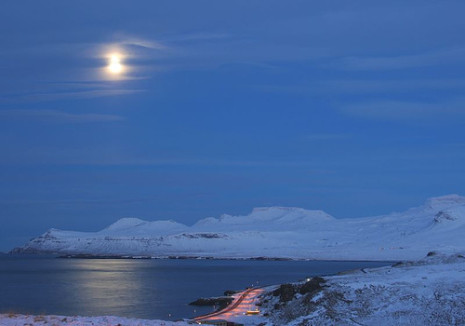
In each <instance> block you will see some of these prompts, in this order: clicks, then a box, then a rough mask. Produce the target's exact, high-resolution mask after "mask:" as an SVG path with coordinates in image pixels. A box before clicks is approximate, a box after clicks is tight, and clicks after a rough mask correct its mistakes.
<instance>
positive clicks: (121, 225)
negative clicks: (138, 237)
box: [105, 217, 147, 230]
mask: <svg viewBox="0 0 465 326" xmlns="http://www.w3.org/2000/svg"><path fill="white" fill-rule="evenodd" d="M143 223H147V221H144V220H141V219H140V218H136V217H123V218H120V219H119V220H118V221H116V222H115V223H113V224H111V225H110V226H108V227H106V228H105V229H106V230H121V229H127V228H131V227H134V226H138V225H141V224H143Z"/></svg>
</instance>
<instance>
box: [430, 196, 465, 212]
mask: <svg viewBox="0 0 465 326" xmlns="http://www.w3.org/2000/svg"><path fill="white" fill-rule="evenodd" d="M459 205H465V197H464V196H459V195H456V194H451V195H445V196H440V197H433V198H429V199H428V200H427V201H426V203H425V206H426V207H428V208H433V209H442V208H448V207H454V206H459Z"/></svg>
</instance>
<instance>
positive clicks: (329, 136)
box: [304, 133, 351, 141]
mask: <svg viewBox="0 0 465 326" xmlns="http://www.w3.org/2000/svg"><path fill="white" fill-rule="evenodd" d="M350 137H351V135H350V134H344V133H340V134H338V133H326V134H311V135H305V136H304V139H305V140H308V141H326V140H338V139H347V138H350Z"/></svg>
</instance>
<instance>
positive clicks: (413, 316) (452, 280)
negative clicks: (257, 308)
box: [261, 254, 465, 326]
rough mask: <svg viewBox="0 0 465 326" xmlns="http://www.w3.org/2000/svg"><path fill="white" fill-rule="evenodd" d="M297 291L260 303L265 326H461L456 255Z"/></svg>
mask: <svg viewBox="0 0 465 326" xmlns="http://www.w3.org/2000/svg"><path fill="white" fill-rule="evenodd" d="M310 282H311V281H310ZM310 282H308V284H310ZM302 286H303V283H296V284H292V285H287V286H286V287H285V288H287V289H291V291H290V293H289V291H287V293H286V295H282V294H281V295H280V296H274V295H273V294H272V293H269V294H268V295H267V296H265V297H264V298H263V299H262V301H263V305H262V307H261V309H262V311H267V312H268V314H269V318H268V319H267V320H266V322H267V325H276V326H278V325H288V326H305V325H354V326H355V325H421V326H423V325H431V326H436V325H465V257H464V256H463V255H460V254H456V255H434V256H431V257H426V258H425V259H422V260H420V261H417V262H405V263H399V264H395V265H394V266H389V267H381V268H375V269H366V270H357V271H353V272H348V273H344V274H343V275H336V276H329V277H325V278H324V280H323V281H322V282H321V283H319V284H318V285H317V286H315V284H314V285H313V287H312V286H310V287H307V289H306V291H308V292H306V293H304V294H301V293H300V292H305V291H301V289H305V287H302ZM281 287H284V286H281ZM292 292H294V294H293V293H292ZM275 294H276V293H275ZM286 296H287V298H286ZM283 299H284V300H283Z"/></svg>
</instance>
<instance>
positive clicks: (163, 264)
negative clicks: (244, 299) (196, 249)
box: [0, 256, 388, 320]
mask: <svg viewBox="0 0 465 326" xmlns="http://www.w3.org/2000/svg"><path fill="white" fill-rule="evenodd" d="M387 264H388V263H386V262H347V261H346V262H341V261H259V260H208V259H207V260H205V259H203V260H198V259H62V258H55V257H43V256H0V313H21V314H54V315H72V316H74V315H79V316H103V315H112V316H122V317H134V318H145V319H168V320H176V319H181V318H190V317H193V316H195V315H200V314H204V313H208V312H211V311H212V309H213V308H212V307H195V306H189V305H188V303H189V302H192V301H194V300H195V299H197V298H199V297H211V296H221V295H223V292H224V291H225V290H241V289H244V288H246V287H250V286H266V285H272V284H279V283H285V282H295V281H298V280H302V279H305V278H307V277H310V276H314V275H327V274H334V273H337V272H340V271H344V270H350V269H356V268H368V267H377V266H382V265H387Z"/></svg>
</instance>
